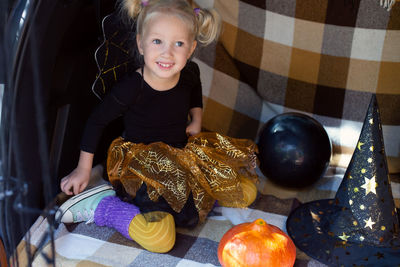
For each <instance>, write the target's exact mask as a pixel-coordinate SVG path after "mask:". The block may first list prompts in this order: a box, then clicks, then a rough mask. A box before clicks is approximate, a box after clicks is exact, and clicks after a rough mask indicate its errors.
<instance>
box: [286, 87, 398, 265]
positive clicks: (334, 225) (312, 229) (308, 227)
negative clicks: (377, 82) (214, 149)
mask: <svg viewBox="0 0 400 267" xmlns="http://www.w3.org/2000/svg"><path fill="white" fill-rule="evenodd" d="M399 219H400V218H399V217H398V214H397V212H396V207H395V203H394V199H393V195H392V190H391V185H390V181H389V176H388V168H387V163H386V156H385V150H384V144H383V137H382V126H381V121H380V116H379V108H378V104H377V101H376V97H375V95H373V96H372V99H371V102H370V105H369V108H368V112H367V115H366V118H365V121H364V125H363V128H362V130H361V134H360V138H359V141H358V143H357V147H356V148H355V151H354V154H353V157H352V159H351V161H350V164H349V166H348V168H347V170H346V173H345V174H344V177H343V180H342V183H341V185H340V187H339V189H338V191H337V193H336V196H335V198H334V199H324V200H317V201H313V202H308V203H305V204H302V205H300V206H299V207H298V208H297V209H295V210H294V211H293V212H292V213H291V214H290V215H289V218H288V220H287V222H286V228H287V231H288V233H289V235H290V236H291V237H292V239H293V241H294V243H295V244H296V246H297V247H298V248H299V249H300V250H302V251H304V252H305V253H306V254H307V255H309V256H310V257H312V258H314V259H316V260H318V261H320V262H323V263H325V264H328V265H329V266H372V265H375V266H400V232H399V224H400V223H399Z"/></svg>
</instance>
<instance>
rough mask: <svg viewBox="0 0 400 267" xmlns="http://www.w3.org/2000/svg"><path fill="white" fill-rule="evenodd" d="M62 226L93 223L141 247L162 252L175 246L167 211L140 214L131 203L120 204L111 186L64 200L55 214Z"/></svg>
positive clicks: (171, 223)
mask: <svg viewBox="0 0 400 267" xmlns="http://www.w3.org/2000/svg"><path fill="white" fill-rule="evenodd" d="M56 220H57V221H59V222H63V223H77V222H84V221H86V222H87V223H90V222H93V221H94V222H95V223H96V225H99V226H108V227H112V228H114V229H116V230H117V231H118V232H120V233H121V234H122V235H123V236H125V237H126V238H128V239H132V240H134V241H136V242H137V243H138V244H139V245H141V246H142V247H143V248H145V249H147V250H149V251H152V252H159V253H164V252H168V251H169V250H171V249H172V247H173V246H174V244H175V223H174V219H173V217H172V215H170V214H168V213H166V212H152V213H149V214H145V215H143V214H141V213H140V211H139V208H137V207H136V206H135V205H133V204H129V203H126V202H123V201H121V200H120V199H119V198H118V197H116V196H115V191H114V190H112V188H111V186H108V185H101V186H98V187H95V188H93V189H90V190H87V191H83V192H82V193H80V194H78V195H76V196H74V197H72V198H70V199H69V200H67V201H66V202H65V203H64V204H63V205H61V207H60V208H59V210H58V211H57V214H56Z"/></svg>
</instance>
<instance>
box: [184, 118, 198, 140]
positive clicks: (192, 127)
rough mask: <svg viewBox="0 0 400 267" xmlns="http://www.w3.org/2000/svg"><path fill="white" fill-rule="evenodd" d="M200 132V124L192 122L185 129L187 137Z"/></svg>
mask: <svg viewBox="0 0 400 267" xmlns="http://www.w3.org/2000/svg"><path fill="white" fill-rule="evenodd" d="M200 131H201V124H200V123H196V122H194V121H192V122H191V123H190V124H189V125H188V126H187V127H186V134H187V135H188V136H190V135H196V134H198V133H200Z"/></svg>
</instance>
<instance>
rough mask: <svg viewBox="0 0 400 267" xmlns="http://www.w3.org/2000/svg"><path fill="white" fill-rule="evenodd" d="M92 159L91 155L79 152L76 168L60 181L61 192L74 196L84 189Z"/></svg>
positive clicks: (87, 181)
mask: <svg viewBox="0 0 400 267" xmlns="http://www.w3.org/2000/svg"><path fill="white" fill-rule="evenodd" d="M93 157H94V154H93V153H89V152H85V151H82V150H81V153H80V156H79V162H78V166H77V167H76V168H75V169H74V170H73V171H72V172H71V173H70V174H69V175H67V176H65V177H64V178H62V179H61V183H60V188H61V191H63V192H64V193H65V194H67V195H72V194H74V195H76V194H79V193H80V192H82V191H83V189H85V188H86V186H87V185H88V183H89V179H90V172H91V170H92V164H93Z"/></svg>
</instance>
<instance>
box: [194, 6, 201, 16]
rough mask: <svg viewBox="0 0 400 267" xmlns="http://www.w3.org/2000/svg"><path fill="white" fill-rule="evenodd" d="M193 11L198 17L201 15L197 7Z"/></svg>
mask: <svg viewBox="0 0 400 267" xmlns="http://www.w3.org/2000/svg"><path fill="white" fill-rule="evenodd" d="M193 11H194V13H195V14H196V16H198V15H199V13H200V8H198V7H196V8H195V9H193Z"/></svg>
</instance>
